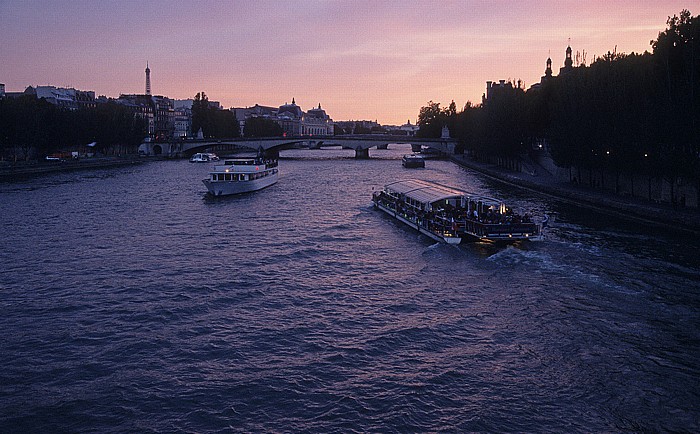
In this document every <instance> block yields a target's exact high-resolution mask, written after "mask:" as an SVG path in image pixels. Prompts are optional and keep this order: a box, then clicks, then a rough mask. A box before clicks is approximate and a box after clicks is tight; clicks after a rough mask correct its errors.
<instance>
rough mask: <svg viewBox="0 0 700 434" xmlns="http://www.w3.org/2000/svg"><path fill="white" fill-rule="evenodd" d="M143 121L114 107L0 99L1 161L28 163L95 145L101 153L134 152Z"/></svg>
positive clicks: (27, 97)
mask: <svg viewBox="0 0 700 434" xmlns="http://www.w3.org/2000/svg"><path fill="white" fill-rule="evenodd" d="M146 131H147V125H146V121H145V120H144V119H141V118H139V117H135V116H134V113H133V112H132V111H131V110H130V109H129V108H127V107H124V106H122V105H119V104H117V103H114V102H108V103H105V104H98V105H97V106H96V107H90V108H81V109H78V110H67V109H64V108H61V107H58V106H56V105H53V104H51V103H49V102H47V101H46V100H44V99H43V98H42V99H37V98H36V96H34V95H22V96H20V97H18V98H3V99H0V158H1V159H8V158H9V159H14V160H15V161H17V160H29V159H30V158H34V157H41V156H44V155H49V154H51V153H54V152H57V151H63V150H72V149H76V147H77V146H86V145H88V144H90V143H93V142H95V145H94V147H92V149H93V150H94V151H96V152H101V153H103V154H114V153H122V152H135V151H136V148H137V147H138V145H139V144H140V143H141V142H142V141H143V138H144V137H145V135H146Z"/></svg>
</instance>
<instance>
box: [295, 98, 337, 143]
mask: <svg viewBox="0 0 700 434" xmlns="http://www.w3.org/2000/svg"><path fill="white" fill-rule="evenodd" d="M333 133H334V131H333V119H331V118H330V116H328V114H326V111H325V110H323V109H322V108H321V103H319V104H318V108H314V109H311V110H309V111H307V112H306V114H304V115H303V116H302V122H301V134H302V135H311V136H332V135H333Z"/></svg>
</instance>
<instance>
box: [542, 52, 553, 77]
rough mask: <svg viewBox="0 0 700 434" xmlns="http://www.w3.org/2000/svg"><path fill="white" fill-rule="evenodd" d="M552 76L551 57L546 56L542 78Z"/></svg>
mask: <svg viewBox="0 0 700 434" xmlns="http://www.w3.org/2000/svg"><path fill="white" fill-rule="evenodd" d="M551 78H552V58H551V57H548V58H547V69H545V70H544V77H542V80H543V81H544V80H550V79H551Z"/></svg>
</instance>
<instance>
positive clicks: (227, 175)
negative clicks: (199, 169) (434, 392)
mask: <svg viewBox="0 0 700 434" xmlns="http://www.w3.org/2000/svg"><path fill="white" fill-rule="evenodd" d="M224 178H225V179H226V181H230V180H231V174H230V173H227V174H226V175H224Z"/></svg>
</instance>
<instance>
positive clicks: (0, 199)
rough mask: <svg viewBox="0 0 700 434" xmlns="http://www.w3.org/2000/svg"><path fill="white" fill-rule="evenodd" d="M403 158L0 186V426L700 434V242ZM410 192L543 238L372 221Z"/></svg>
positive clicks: (295, 161) (159, 166)
mask: <svg viewBox="0 0 700 434" xmlns="http://www.w3.org/2000/svg"><path fill="white" fill-rule="evenodd" d="M409 151H410V148H407V147H405V146H398V145H391V146H390V147H389V149H388V150H383V151H382V150H372V151H370V155H371V159H370V160H355V159H354V158H353V151H349V150H341V149H325V150H294V151H283V152H282V158H281V161H280V172H281V178H280V181H279V182H278V183H277V184H276V185H274V186H272V187H269V188H267V189H265V190H262V191H259V192H255V193H251V194H247V195H244V196H240V197H228V198H218V199H211V198H208V197H206V195H205V192H206V189H205V187H204V185H203V184H202V182H201V179H203V178H204V177H205V176H206V173H207V171H208V170H209V165H208V164H190V163H189V162H187V161H155V162H150V163H147V164H144V165H140V166H136V167H128V168H116V169H114V168H113V169H104V170H88V171H82V172H72V173H63V174H52V175H46V176H42V177H40V178H32V179H29V180H24V181H19V182H12V183H2V184H0V216H1V219H2V234H3V235H2V237H0V246H1V247H2V248H1V249H0V259H1V261H2V262H1V263H2V269H1V270H0V332H1V334H0V432H124V431H129V432H173V431H186V432H231V431H232V432H237V431H242V432H270V431H272V432H425V431H433V432H434V431H442V432H470V431H484V432H504V431H509V432H513V431H517V432H658V431H696V432H697V431H699V430H700V367H699V364H698V363H699V362H698V360H700V248H699V247H698V245H699V244H698V241H700V240H697V239H695V240H693V239H688V238H687V237H678V236H674V235H672V234H667V233H662V232H659V231H657V230H654V229H650V228H644V227H639V226H637V225H633V224H629V223H625V222H622V221H618V220H615V219H613V218H610V217H608V216H605V215H602V214H600V213H595V212H591V211H586V210H584V209H580V208H577V207H575V206H572V205H567V204H563V203H559V202H558V201H557V200H556V199H553V198H548V197H543V196H539V195H537V194H535V193H532V192H528V191H523V190H518V189H516V188H513V187H507V186H503V185H501V184H499V183H497V182H495V181H491V180H489V179H487V178H484V177H482V175H479V174H476V173H474V172H471V171H469V170H466V169H462V168H460V167H458V166H456V165H454V164H453V163H450V162H448V161H436V160H429V161H427V164H426V168H425V169H404V168H402V167H401V162H400V158H401V155H402V154H403V153H405V152H409ZM410 177H418V178H421V179H427V180H434V181H439V182H443V183H446V184H449V185H452V186H455V187H458V188H462V189H465V190H469V191H473V192H478V193H482V194H486V195H489V196H496V197H501V198H503V199H505V200H506V201H507V202H508V203H509V204H512V205H514V207H515V208H516V209H517V208H519V209H520V210H527V211H529V212H531V213H533V214H535V215H542V214H543V213H545V212H546V213H549V214H550V215H553V216H555V217H556V219H555V223H554V224H553V225H552V227H551V228H550V229H549V231H548V232H547V239H546V240H545V241H544V242H541V243H533V244H523V245H520V246H511V247H493V246H489V245H482V244H468V245H460V246H448V245H444V244H436V243H435V242H433V241H432V240H430V239H429V238H427V237H425V236H421V235H418V234H417V233H416V232H415V231H413V230H411V229H408V228H406V227H405V226H402V225H400V224H399V223H397V222H395V221H393V220H391V219H390V218H389V217H387V216H386V215H384V214H382V213H381V212H378V211H375V210H373V209H372V207H371V202H370V198H371V194H372V191H373V190H376V189H380V188H381V187H382V186H383V185H384V184H386V183H388V182H391V181H394V180H398V179H407V178H410Z"/></svg>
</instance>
